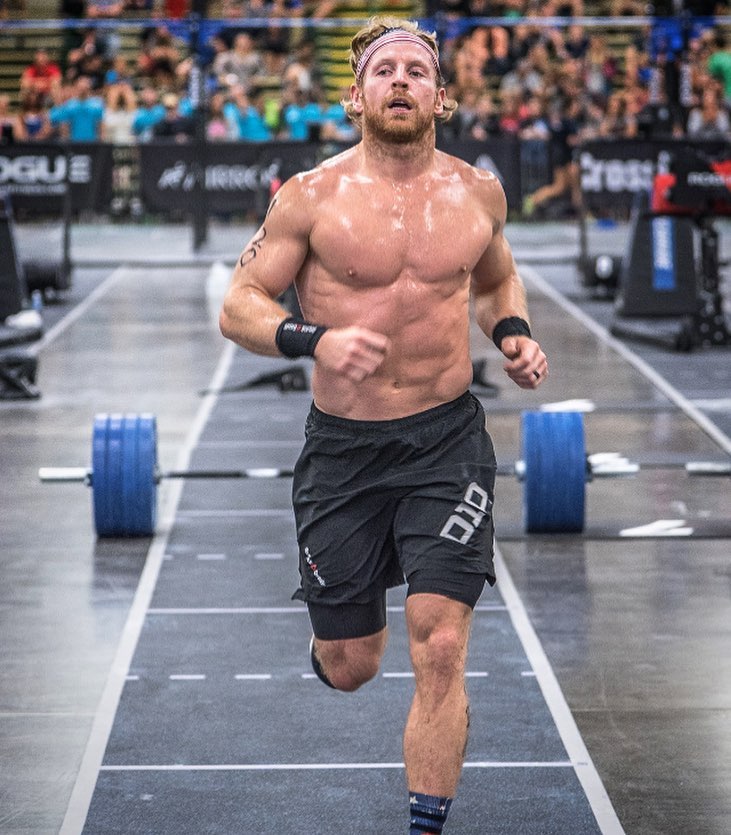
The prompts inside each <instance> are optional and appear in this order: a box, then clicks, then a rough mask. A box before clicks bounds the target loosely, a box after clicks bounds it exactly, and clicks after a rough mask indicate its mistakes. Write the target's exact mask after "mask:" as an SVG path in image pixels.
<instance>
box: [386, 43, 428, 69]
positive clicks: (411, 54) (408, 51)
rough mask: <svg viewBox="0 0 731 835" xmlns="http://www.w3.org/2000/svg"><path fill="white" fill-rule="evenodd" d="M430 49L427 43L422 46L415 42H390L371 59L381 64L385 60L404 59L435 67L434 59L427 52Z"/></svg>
mask: <svg viewBox="0 0 731 835" xmlns="http://www.w3.org/2000/svg"><path fill="white" fill-rule="evenodd" d="M425 49H429V47H427V46H426V45H424V46H423V47H420V46H419V45H418V44H415V43H390V44H384V46H382V47H381V48H380V49H379V50H378V52H376V53H375V55H374V56H373V58H372V59H371V64H379V63H383V62H384V61H388V62H389V63H396V62H399V61H403V62H405V63H408V64H417V63H418V64H423V65H424V66H425V67H433V66H434V61H433V59H430V58H429V55H428V54H427V53H426V52H425Z"/></svg>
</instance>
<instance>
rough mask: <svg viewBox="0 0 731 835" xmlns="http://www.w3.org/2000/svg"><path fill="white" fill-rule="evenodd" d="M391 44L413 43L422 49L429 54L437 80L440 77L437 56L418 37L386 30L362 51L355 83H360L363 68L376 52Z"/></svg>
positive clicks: (404, 31) (405, 32)
mask: <svg viewBox="0 0 731 835" xmlns="http://www.w3.org/2000/svg"><path fill="white" fill-rule="evenodd" d="M392 43H413V44H416V45H417V46H420V47H422V48H423V49H425V50H426V51H427V52H428V53H429V57H430V58H431V62H432V64H433V65H434V70H435V71H436V74H437V78H439V76H440V75H441V71H440V69H439V61H438V60H437V56H436V55H435V54H434V51H433V50H432V49H431V48H430V47H429V46H427V44H426V43H424V41H423V40H422V39H421V38H420V37H418V36H417V35H412V33H411V32H407V31H406V30H405V29H386V31H385V32H384V33H383V34H382V35H379V36H378V37H377V38H376V39H375V40H373V41H371V42H370V43H369V44H368V46H367V47H366V48H365V49H364V50H363V54H362V55H361V56H360V58H359V59H358V63H357V65H356V67H355V80H356V82H360V79H361V77H362V76H363V73H364V72H365V68H366V66H367V64H368V62H369V61H370V60H371V58H372V57H373V55H374V53H375V52H376V50H378V49H380V48H381V47H382V46H388V45H389V44H392Z"/></svg>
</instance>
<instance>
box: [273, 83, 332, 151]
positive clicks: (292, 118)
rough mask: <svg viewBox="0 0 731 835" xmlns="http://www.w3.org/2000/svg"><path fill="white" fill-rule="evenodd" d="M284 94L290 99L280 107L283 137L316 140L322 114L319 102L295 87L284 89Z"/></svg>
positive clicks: (297, 140) (303, 140)
mask: <svg viewBox="0 0 731 835" xmlns="http://www.w3.org/2000/svg"><path fill="white" fill-rule="evenodd" d="M285 96H286V98H288V99H289V100H290V101H289V103H288V104H285V105H284V107H283V109H282V121H283V123H284V125H283V126H284V138H286V139H292V140H294V141H295V142H306V141H307V140H308V139H309V140H315V141H317V140H318V139H319V138H320V125H321V124H322V116H323V108H322V106H321V104H320V103H319V102H318V101H316V100H315V97H314V96H313V95H308V94H307V93H306V92H305V91H304V90H301V89H299V88H297V87H291V88H290V89H289V90H287V91H285Z"/></svg>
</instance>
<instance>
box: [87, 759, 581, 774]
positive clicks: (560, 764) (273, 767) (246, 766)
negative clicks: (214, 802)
mask: <svg viewBox="0 0 731 835" xmlns="http://www.w3.org/2000/svg"><path fill="white" fill-rule="evenodd" d="M572 766H573V763H571V762H568V761H564V760H556V761H555V762H552V761H548V762H540V761H536V762H520V761H515V762H510V761H507V762H499V761H497V760H496V761H489V760H486V761H484V762H466V763H465V764H464V768H571V767H572ZM403 767H404V764H403V763H211V764H200V765H182V764H179V763H170V764H160V765H127V764H124V765H103V766H102V767H101V771H357V770H386V769H394V768H396V769H402V768H403Z"/></svg>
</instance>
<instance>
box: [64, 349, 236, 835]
mask: <svg viewBox="0 0 731 835" xmlns="http://www.w3.org/2000/svg"><path fill="white" fill-rule="evenodd" d="M235 351H236V348H235V346H234V344H233V343H232V342H228V343H226V345H225V347H224V349H223V351H222V353H221V357H220V359H219V361H218V366H217V367H216V371H215V373H214V375H213V379H212V381H211V386H210V387H211V389H213V390H214V391H215V390H216V389H218V388H220V387H221V386H222V385H223V383H224V381H225V380H226V377H227V376H228V372H229V369H230V367H231V363H232V361H233V358H234V354H235ZM215 402H216V398H215V396H214V395H206V396H205V397H204V398H203V400H202V402H201V405H200V408H199V409H198V412H197V414H196V416H195V419H194V421H193V424H192V426H191V429H190V432H189V433H188V437H187V439H186V443H185V444H184V445H183V448H182V449H181V452H180V455H179V457H178V465H177V469H181V470H184V469H186V468H187V467H188V466H189V463H190V459H191V456H192V453H193V449H194V448H195V446H196V444H197V442H198V439H199V438H200V436H201V433H202V432H203V428H204V426H205V424H206V422H207V421H208V418H209V416H210V414H211V411H212V409H213V406H214V404H215ZM168 488H169V492H168V493H167V496H166V500H165V502H164V503H163V504H162V505H161V507H160V517H159V518H160V523H159V526H158V530H159V531H160V533H158V535H157V536H155V537H154V539H153V540H152V544H151V545H150V550H149V551H148V554H147V559H146V561H145V567H144V568H143V570H142V574H141V576H140V581H139V583H138V585H137V591H136V592H135V596H134V600H133V601H132V606H131V607H130V611H129V614H128V616H127V621H126V623H125V625H124V629H123V630H122V635H121V637H120V641H119V645H118V647H117V653H116V655H115V658H114V661H113V663H112V667H111V671H110V673H109V677H108V678H107V683H106V685H105V687H104V692H103V693H102V697H101V700H100V701H99V705H98V707H97V710H96V714H95V716H94V722H93V724H92V728H91V733H90V735H89V741H88V743H87V746H86V750H85V751H84V757H83V759H82V761H81V767H80V768H79V772H78V774H77V777H76V782H75V783H74V788H73V791H72V792H71V799H70V800H69V805H68V807H67V809H66V815H65V817H64V820H63V824H62V825H61V829H60V831H59V835H78V833H79V832H81V831H82V829H83V826H84V821H85V820H86V816H87V813H88V811H89V804H90V803H91V798H92V794H93V792H94V786H95V785H96V780H97V776H98V774H99V771H100V769H101V765H102V761H103V758H104V751H105V750H106V747H107V741H108V739H109V734H110V732H111V730H112V724H113V722H114V717H115V714H116V712H117V706H118V705H119V699H120V697H121V695H122V690H123V688H124V683H125V680H126V678H127V673H128V671H129V667H130V664H131V662H132V657H133V655H134V651H135V648H136V647H137V642H138V640H139V636H140V633H141V631H142V627H143V625H144V622H145V616H146V613H147V611H148V609H149V606H150V601H151V600H152V595H153V592H154V589H155V584H156V583H157V576H158V574H159V573H160V568H161V566H162V562H163V559H164V557H165V550H166V548H167V545H168V536H169V533H170V531H171V530H172V527H173V523H174V521H175V512H176V509H177V506H178V503H179V501H180V497H181V495H182V492H183V482H182V481H179V482H177V483H172V484H169V485H168Z"/></svg>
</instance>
